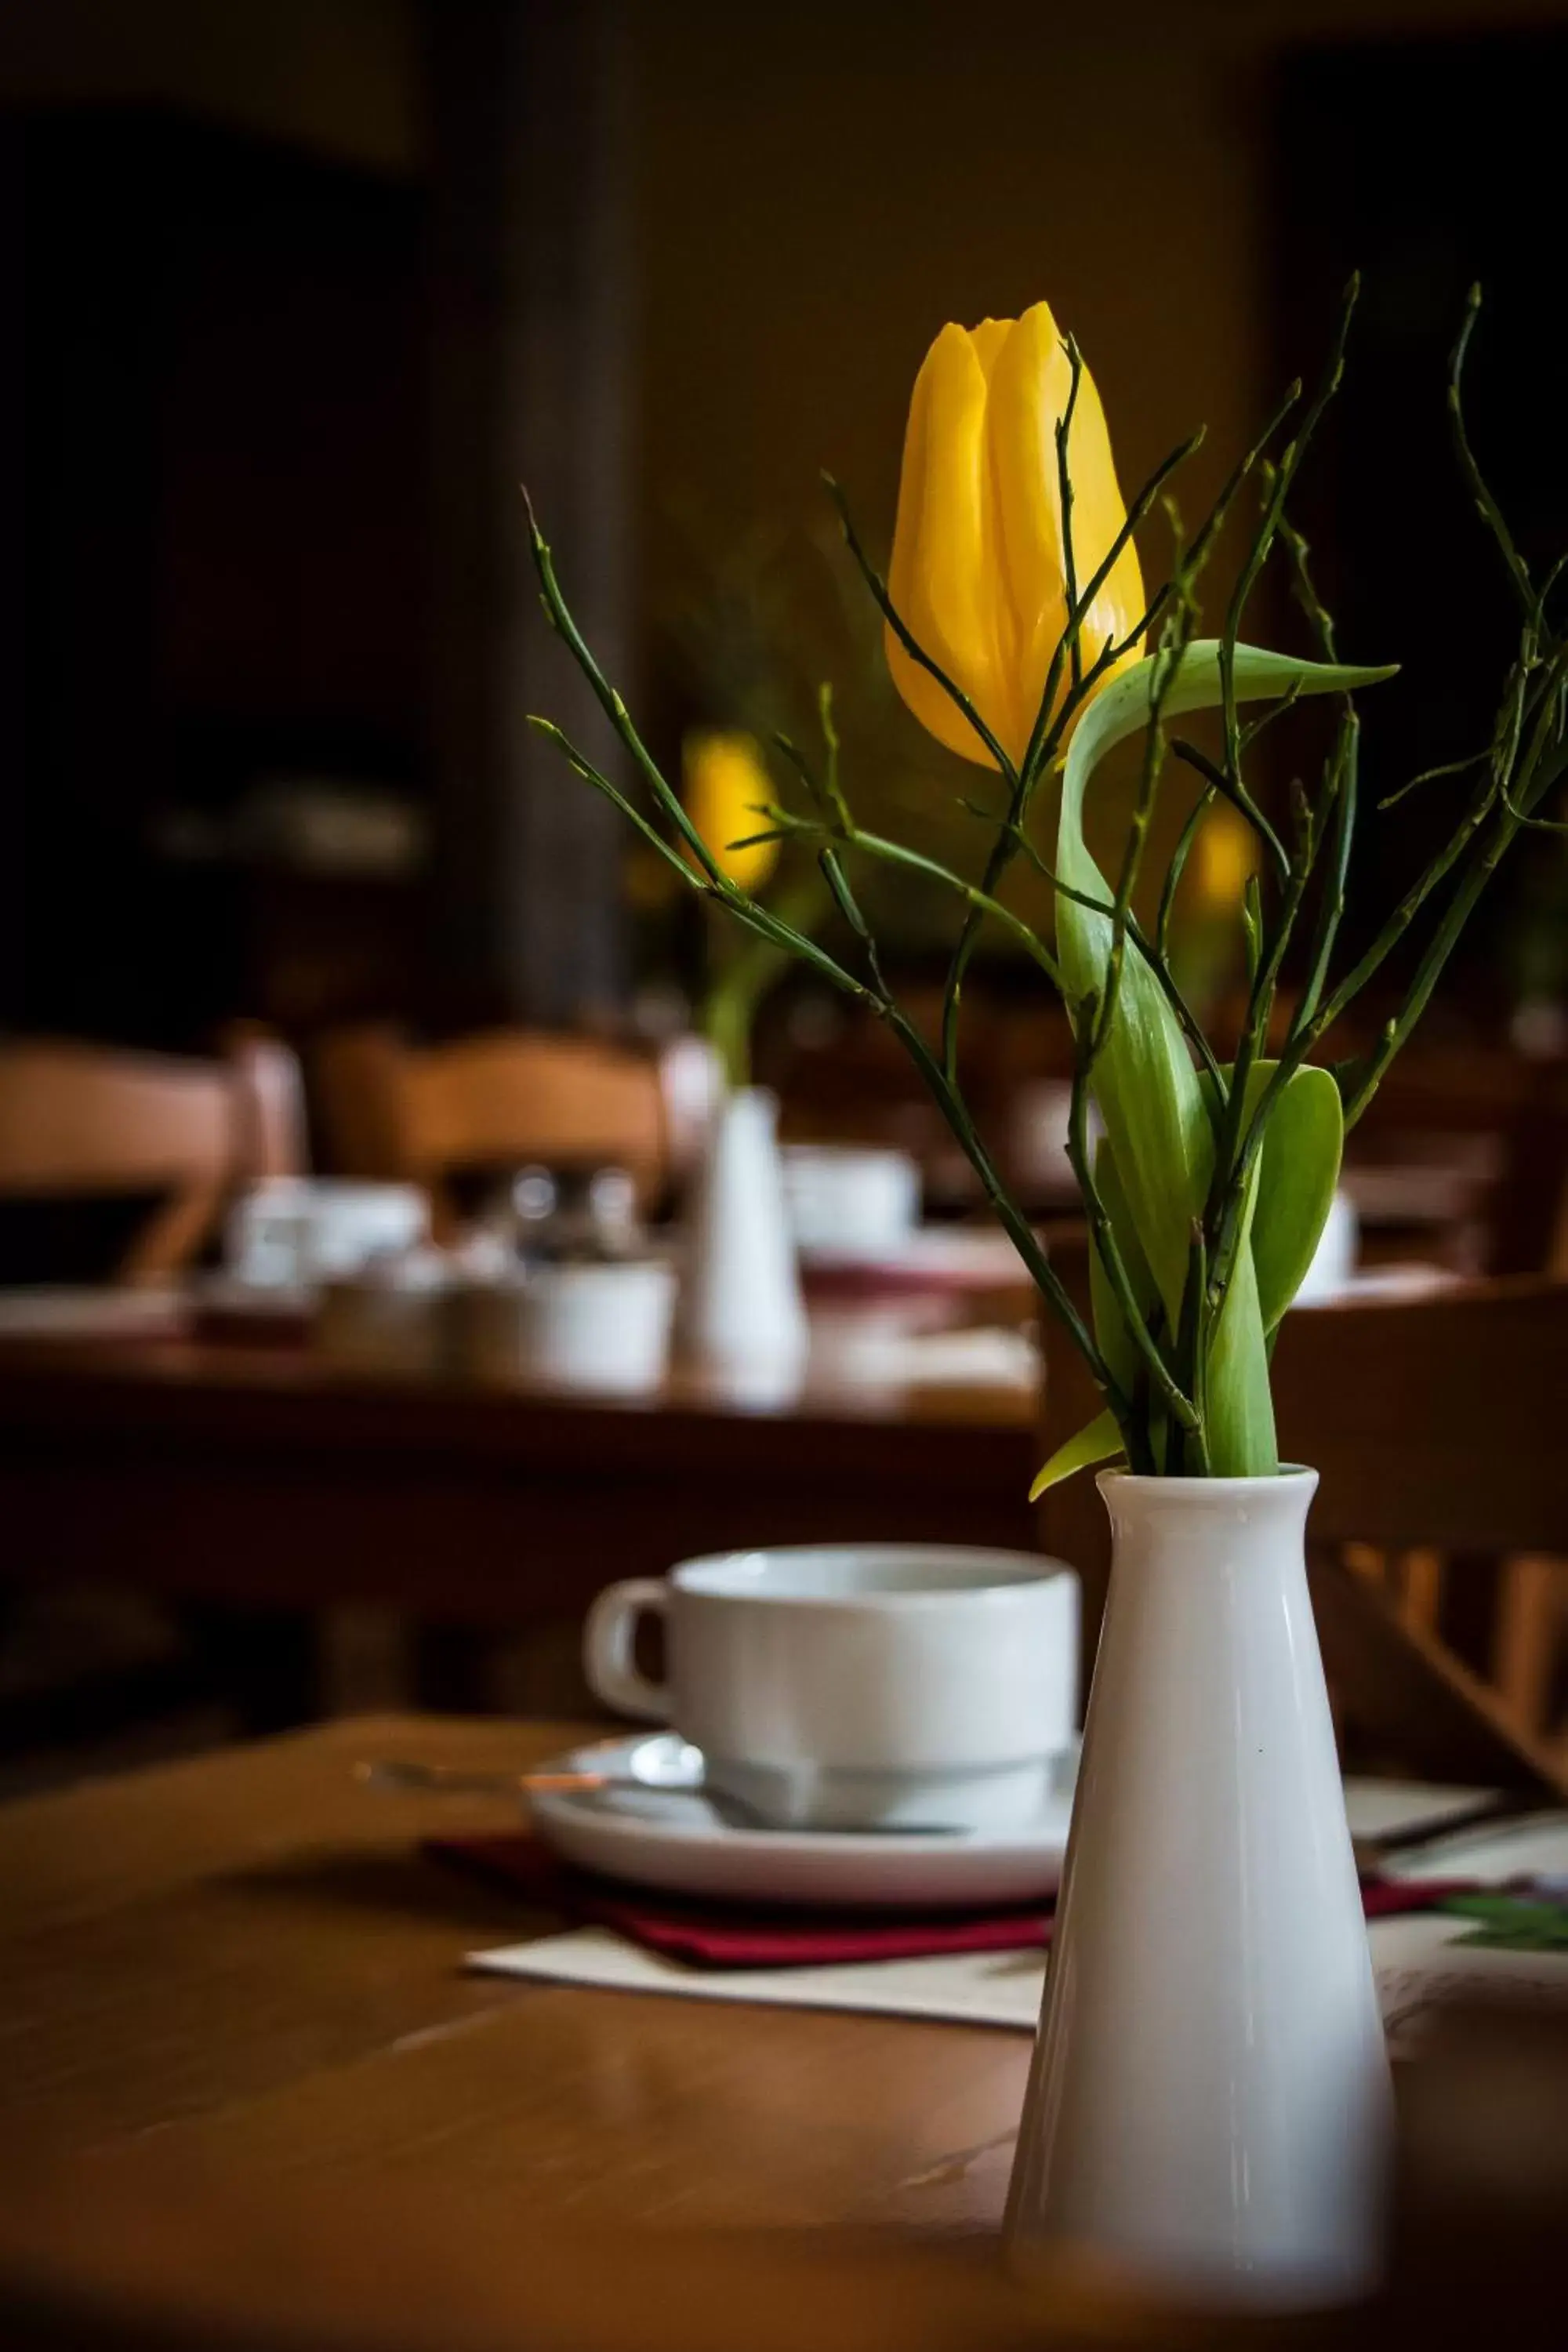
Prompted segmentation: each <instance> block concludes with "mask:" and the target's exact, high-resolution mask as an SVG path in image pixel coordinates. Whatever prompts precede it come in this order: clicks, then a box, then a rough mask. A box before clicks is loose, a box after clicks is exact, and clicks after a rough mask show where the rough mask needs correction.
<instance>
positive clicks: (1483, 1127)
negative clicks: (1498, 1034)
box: [1357, 1048, 1568, 1276]
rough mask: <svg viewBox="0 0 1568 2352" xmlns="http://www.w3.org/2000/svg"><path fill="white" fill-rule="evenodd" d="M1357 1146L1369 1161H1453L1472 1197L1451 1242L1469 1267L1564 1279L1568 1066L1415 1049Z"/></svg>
mask: <svg viewBox="0 0 1568 2352" xmlns="http://www.w3.org/2000/svg"><path fill="white" fill-rule="evenodd" d="M1357 1145H1358V1149H1359V1152H1360V1154H1361V1155H1363V1156H1364V1155H1365V1154H1367V1153H1368V1152H1370V1153H1371V1154H1372V1155H1373V1157H1381V1158H1384V1159H1385V1160H1395V1161H1397V1160H1400V1159H1401V1158H1403V1157H1405V1156H1410V1157H1413V1158H1415V1159H1416V1160H1420V1159H1421V1158H1423V1157H1429V1156H1447V1157H1448V1158H1450V1159H1451V1160H1453V1161H1454V1163H1455V1166H1456V1171H1457V1172H1458V1174H1459V1178H1460V1184H1459V1189H1460V1191H1461V1192H1465V1191H1467V1190H1468V1193H1469V1196H1470V1197H1469V1201H1468V1206H1467V1207H1466V1208H1464V1209H1463V1210H1462V1212H1461V1213H1460V1215H1459V1217H1458V1230H1456V1231H1455V1232H1454V1233H1453V1234H1452V1235H1451V1237H1450V1255H1452V1256H1453V1259H1454V1263H1456V1264H1457V1265H1460V1266H1461V1267H1462V1270H1463V1271H1465V1272H1467V1273H1475V1274H1487V1275H1499V1276H1500V1275H1515V1274H1563V1273H1568V1064H1564V1063H1563V1061H1561V1060H1555V1061H1530V1060H1527V1059H1526V1058H1525V1057H1524V1056H1523V1055H1519V1054H1516V1053H1511V1052H1509V1051H1506V1050H1502V1049H1500V1050H1498V1051H1496V1052H1483V1051H1480V1050H1478V1049H1475V1048H1468V1049H1463V1050H1458V1049H1453V1048H1448V1049H1437V1048H1433V1049H1423V1050H1421V1051H1418V1052H1415V1053H1412V1054H1410V1055H1407V1056H1405V1057H1403V1058H1402V1059H1401V1060H1400V1061H1399V1062H1398V1063H1396V1064H1395V1066H1394V1068H1393V1070H1391V1071H1390V1073H1389V1075H1388V1076H1387V1077H1386V1078H1385V1079H1384V1082H1383V1085H1382V1086H1381V1087H1379V1089H1378V1092H1377V1094H1376V1096H1375V1097H1374V1098H1373V1103H1372V1105H1371V1108H1370V1109H1369V1110H1368V1112H1367V1116H1366V1119H1365V1122H1364V1124H1363V1127H1362V1128H1361V1129H1359V1130H1358V1136H1357ZM1467 1160H1468V1161H1469V1162H1470V1164H1471V1167H1472V1169H1473V1171H1475V1172H1474V1173H1473V1174H1472V1176H1471V1178H1470V1181H1469V1183H1468V1187H1467V1186H1466V1184H1465V1182H1464V1179H1463V1169H1464V1165H1465V1162H1466V1161H1467Z"/></svg>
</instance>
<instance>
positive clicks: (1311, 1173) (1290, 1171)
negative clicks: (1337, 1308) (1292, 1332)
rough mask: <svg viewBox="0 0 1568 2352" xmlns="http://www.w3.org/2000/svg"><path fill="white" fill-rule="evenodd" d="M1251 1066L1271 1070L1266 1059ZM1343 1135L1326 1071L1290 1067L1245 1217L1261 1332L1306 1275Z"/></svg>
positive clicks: (1336, 1174) (1325, 1217)
mask: <svg viewBox="0 0 1568 2352" xmlns="http://www.w3.org/2000/svg"><path fill="white" fill-rule="evenodd" d="M1258 1069H1259V1071H1260V1072H1262V1073H1264V1074H1265V1075H1266V1076H1272V1075H1273V1070H1274V1065H1273V1063H1272V1062H1260V1063H1259V1064H1258ZM1344 1139H1345V1114H1344V1106H1343V1104H1342V1102H1341V1100H1340V1090H1339V1088H1338V1087H1337V1086H1336V1085H1335V1084H1334V1080H1333V1074H1332V1072H1331V1071H1329V1070H1321V1069H1314V1068H1312V1067H1310V1066H1309V1067H1307V1068H1303V1069H1300V1070H1298V1071H1296V1073H1295V1075H1294V1076H1292V1077H1290V1078H1288V1079H1287V1081H1286V1083H1285V1086H1284V1087H1283V1089H1282V1090H1281V1092H1280V1095H1279V1100H1278V1101H1277V1102H1276V1104H1275V1106H1274V1108H1273V1109H1272V1110H1271V1111H1270V1112H1269V1114H1268V1126H1267V1128H1266V1129H1264V1133H1263V1145H1262V1151H1261V1166H1260V1167H1259V1170H1258V1200H1257V1202H1256V1205H1255V1207H1254V1210H1253V1216H1252V1262H1253V1265H1255V1266H1256V1267H1257V1269H1258V1307H1259V1310H1260V1312H1261V1314H1262V1317H1263V1328H1264V1329H1265V1331H1272V1330H1273V1329H1274V1328H1275V1326H1276V1324H1277V1323H1278V1322H1279V1318H1280V1317H1281V1316H1282V1315H1283V1314H1284V1312H1285V1309H1286V1308H1287V1307H1289V1304H1290V1301H1291V1300H1292V1299H1293V1298H1294V1297H1295V1296H1296V1293H1297V1292H1298V1291H1299V1290H1300V1287H1301V1285H1302V1283H1303V1282H1304V1281H1305V1280H1306V1278H1307V1269H1308V1267H1309V1266H1310V1265H1311V1263H1312V1260H1313V1257H1314V1256H1315V1255H1316V1254H1317V1248H1318V1244H1319V1243H1320V1242H1321V1239H1322V1237H1323V1227H1324V1226H1325V1225H1326V1224H1327V1223H1328V1221H1329V1211H1330V1210H1331V1207H1332V1206H1333V1200H1334V1189H1335V1187H1336V1185H1337V1184H1338V1183H1339V1181H1340V1158H1341V1154H1342V1151H1343V1150H1344Z"/></svg>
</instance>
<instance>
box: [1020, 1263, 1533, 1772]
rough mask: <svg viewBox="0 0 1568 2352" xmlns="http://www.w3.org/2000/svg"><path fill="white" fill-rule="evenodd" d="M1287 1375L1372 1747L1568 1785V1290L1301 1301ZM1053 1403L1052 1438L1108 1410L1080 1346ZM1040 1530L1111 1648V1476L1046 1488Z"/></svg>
mask: <svg viewBox="0 0 1568 2352" xmlns="http://www.w3.org/2000/svg"><path fill="white" fill-rule="evenodd" d="M1274 1389H1275V1402H1276V1408H1277V1414H1278V1420H1279V1440H1280V1446H1281V1450H1282V1452H1283V1453H1284V1454H1285V1455H1286V1456H1287V1458H1288V1459H1289V1460H1291V1461H1297V1462H1306V1463H1310V1464H1311V1465H1312V1466H1313V1467H1314V1468H1315V1469H1316V1470H1317V1471H1318V1474H1319V1479H1320V1484H1319V1488H1318V1494H1317V1498H1316V1500H1315V1502H1314V1504H1313V1507H1312V1517H1311V1521H1310V1573H1311V1580H1312V1598H1313V1603H1314V1606H1315V1608H1316V1611H1317V1616H1318V1627H1319V1633H1320V1637H1321V1641H1322V1644H1323V1654H1324V1660H1325V1664H1326V1665H1327V1669H1328V1674H1329V1681H1330V1687H1331V1692H1332V1694H1333V1696H1334V1700H1335V1706H1336V1710H1337V1712H1338V1715H1339V1717H1340V1721H1341V1725H1342V1731H1343V1733H1344V1735H1345V1737H1346V1740H1347V1745H1349V1746H1350V1747H1351V1748H1352V1753H1354V1752H1355V1751H1356V1750H1357V1749H1358V1748H1359V1749H1360V1750H1361V1752H1363V1753H1364V1754H1366V1755H1368V1756H1369V1757H1371V1756H1372V1755H1373V1754H1374V1753H1380V1751H1388V1752H1390V1753H1396V1754H1397V1755H1398V1757H1399V1758H1400V1759H1401V1760H1402V1761H1403V1762H1404V1763H1405V1765H1407V1766H1409V1767H1411V1768H1413V1769H1417V1770H1419V1771H1422V1772H1424V1773H1428V1774H1431V1775H1433V1776H1434V1777H1436V1778H1439V1779H1450V1780H1479V1781H1484V1782H1488V1783H1491V1782H1501V1783H1511V1784H1520V1783H1526V1784H1535V1785H1537V1786H1544V1787H1547V1788H1550V1789H1552V1790H1556V1791H1558V1792H1559V1793H1564V1794H1568V1745H1565V1744H1564V1742H1563V1738H1561V1736H1559V1735H1557V1734H1556V1733H1555V1732H1554V1729H1553V1727H1552V1721H1551V1695H1552V1672H1553V1668H1554V1665H1555V1663H1556V1658H1557V1654H1558V1653H1559V1651H1560V1649H1561V1646H1562V1635H1563V1626H1564V1622H1565V1621H1568V1568H1565V1566H1564V1562H1565V1561H1568V1446H1565V1445H1564V1444H1563V1431H1562V1412H1563V1399H1564V1397H1568V1285H1563V1284H1559V1283H1555V1282H1552V1281H1543V1280H1533V1279H1520V1280H1510V1281H1504V1282H1496V1283H1488V1282H1478V1283H1475V1284H1467V1285H1465V1286H1462V1287H1460V1288H1458V1289H1455V1290H1452V1291H1447V1292H1442V1293H1438V1294H1435V1295H1433V1296H1432V1297H1427V1298H1423V1299H1419V1300H1405V1301H1394V1300H1378V1301H1371V1300H1369V1301H1365V1302H1360V1301H1357V1302H1353V1303H1349V1304H1345V1305H1342V1306H1334V1307H1311V1308H1303V1309H1300V1310H1299V1311H1298V1312H1296V1313H1294V1314H1292V1315H1290V1316H1288V1317H1287V1318H1286V1320H1285V1323H1284V1325H1283V1326H1282V1328H1281V1330H1280V1333H1279V1345H1278V1347H1277V1349H1276V1352H1275V1360H1274ZM1092 1402H1093V1401H1092V1392H1091V1391H1090V1390H1089V1381H1088V1376H1087V1374H1086V1373H1084V1372H1083V1371H1082V1370H1080V1369H1079V1365H1078V1361H1077V1359H1076V1357H1074V1356H1073V1355H1071V1354H1070V1353H1069V1352H1068V1350H1067V1349H1065V1348H1058V1349H1053V1350H1052V1352H1051V1357H1050V1361H1049V1366H1048V1377H1047V1433H1046V1446H1047V1450H1048V1449H1049V1448H1050V1447H1051V1446H1052V1445H1054V1444H1057V1443H1058V1442H1059V1438H1060V1437H1062V1436H1065V1435H1067V1434H1068V1433H1070V1432H1071V1430H1072V1429H1074V1428H1076V1427H1078V1426H1079V1425H1080V1424H1081V1423H1082V1422H1083V1421H1084V1420H1085V1419H1086V1418H1087V1417H1088V1412H1089V1410H1090V1409H1092ZM1039 1524H1040V1535H1041V1540H1042V1543H1043V1546H1044V1548H1045V1549H1046V1550H1047V1551H1049V1552H1053V1553H1055V1554H1057V1555H1058V1557H1060V1558H1062V1559H1068V1560H1069V1561H1071V1562H1072V1564H1073V1565H1074V1566H1075V1567H1077V1568H1079V1570H1080V1571H1081V1573H1082V1574H1083V1577H1084V1586H1085V1619H1086V1623H1087V1625H1088V1628H1089V1631H1088V1633H1087V1635H1086V1643H1087V1647H1088V1650H1089V1653H1090V1654H1092V1645H1093V1642H1094V1640H1095V1638H1096V1637H1097V1634H1098V1627H1099V1621H1100V1611H1101V1609H1102V1608H1103V1603H1104V1591H1105V1580H1106V1577H1107V1575H1108V1573H1109V1567H1110V1537H1109V1530H1108V1528H1107V1527H1106V1523H1105V1516H1104V1512H1103V1509H1102V1507H1101V1505H1100V1498H1099V1496H1097V1495H1096V1493H1095V1491H1094V1486H1093V1481H1092V1480H1091V1479H1089V1478H1087V1477H1079V1478H1075V1479H1071V1480H1069V1481H1068V1482H1067V1484H1066V1485H1064V1486H1060V1487H1058V1488H1057V1489H1055V1490H1054V1491H1053V1492H1052V1493H1051V1494H1050V1495H1048V1496H1046V1498H1045V1500H1044V1503H1043V1505H1042V1509H1041V1516H1040V1523H1039ZM1478 1618H1480V1619H1482V1620H1484V1622H1482V1623H1481V1625H1480V1626H1479V1634H1478V1631H1477V1628H1476V1620H1477V1619H1478ZM1467 1620H1468V1621H1469V1624H1468V1630H1467V1625H1466V1621H1467ZM1380 1760H1384V1759H1382V1758H1381V1755H1380Z"/></svg>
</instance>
